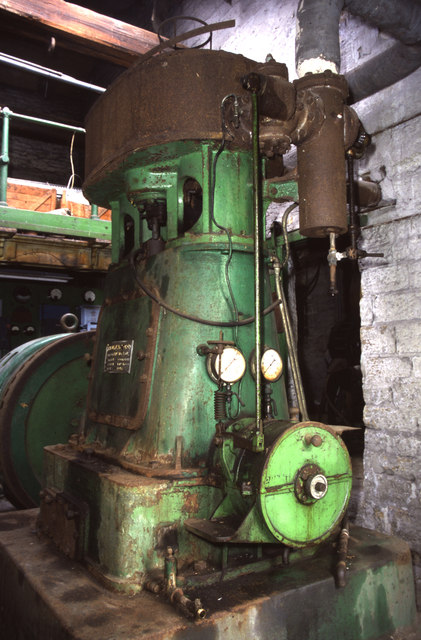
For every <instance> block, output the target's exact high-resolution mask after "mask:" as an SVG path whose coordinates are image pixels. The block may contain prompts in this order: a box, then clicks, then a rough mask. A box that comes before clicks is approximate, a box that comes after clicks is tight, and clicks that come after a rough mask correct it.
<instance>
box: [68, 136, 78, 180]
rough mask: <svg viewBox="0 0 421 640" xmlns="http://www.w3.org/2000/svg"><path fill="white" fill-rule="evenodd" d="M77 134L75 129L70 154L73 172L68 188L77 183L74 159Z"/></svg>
mask: <svg viewBox="0 0 421 640" xmlns="http://www.w3.org/2000/svg"><path fill="white" fill-rule="evenodd" d="M75 135H76V132H75V131H74V132H73V135H72V140H71V142H70V154H69V155H70V167H71V169H72V173H71V176H70V178H69V181H68V183H67V187H66V188H67V189H73V187H74V184H75V175H76V174H75V163H74V161H73V145H74V142H75Z"/></svg>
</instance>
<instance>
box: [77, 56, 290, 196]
mask: <svg viewBox="0 0 421 640" xmlns="http://www.w3.org/2000/svg"><path fill="white" fill-rule="evenodd" d="M272 65H273V63H272ZM276 65H277V71H278V73H280V75H281V74H282V75H284V77H287V76H288V72H287V70H286V67H285V65H283V64H279V63H276ZM264 66H265V65H262V64H261V63H257V62H255V61H253V60H249V59H248V58H245V57H243V56H241V55H236V54H232V53H228V52H226V51H210V50H188V49H185V50H179V51H173V52H170V53H165V54H161V55H159V56H156V57H153V58H149V59H146V60H145V61H144V60H143V58H140V59H139V61H138V62H136V63H135V64H134V65H133V66H132V67H131V68H130V69H128V70H127V71H126V72H125V73H123V74H122V75H121V76H119V77H118V78H117V80H116V81H115V82H114V83H113V84H112V85H111V87H110V88H109V89H108V90H107V91H106V92H105V93H104V94H103V95H102V96H101V97H100V98H99V99H98V100H97V102H96V103H95V104H94V105H93V107H92V108H91V110H90V111H89V113H88V115H87V118H86V123H85V124H86V131H87V133H86V182H85V186H90V185H92V184H95V183H96V182H98V181H99V180H101V179H102V178H103V177H104V176H105V175H107V174H109V173H110V172H112V171H113V170H114V169H116V168H117V167H118V166H119V165H120V164H121V163H122V161H123V160H124V159H125V158H127V157H128V156H130V155H131V154H132V153H133V152H135V151H139V150H142V149H146V148H148V147H151V146H153V145H158V144H163V143H170V142H176V141H179V140H209V139H210V140H212V139H214V140H220V139H221V135H222V134H221V102H222V100H223V98H224V97H225V96H226V95H227V94H230V93H235V94H236V95H238V96H243V97H244V98H246V97H247V98H248V92H247V91H246V90H245V89H244V88H243V86H242V78H243V76H244V75H246V74H248V73H250V72H252V71H256V70H258V69H261V68H262V67H264ZM249 144H250V135H249V132H248V131H246V130H244V131H242V132H241V134H240V135H239V136H237V137H236V146H237V147H238V146H239V147H241V146H244V147H247V146H249Z"/></svg>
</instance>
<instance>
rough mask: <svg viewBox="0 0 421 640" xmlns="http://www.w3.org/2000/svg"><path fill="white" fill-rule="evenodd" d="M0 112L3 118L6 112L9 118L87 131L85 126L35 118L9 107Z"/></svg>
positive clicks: (81, 131)
mask: <svg viewBox="0 0 421 640" xmlns="http://www.w3.org/2000/svg"><path fill="white" fill-rule="evenodd" d="M0 113H1V114H2V116H3V118H4V116H5V114H6V116H7V117H9V118H17V119H18V120H25V121H26V122H34V123H35V124H43V125H46V126H47V127H56V129H64V130H65V131H77V132H78V133H86V129H84V128H83V127H74V126H73V125H71V124H63V123H62V122H55V120H44V118H35V117H34V116H27V115H25V114H23V113H15V112H14V111H10V109H8V108H7V107H3V108H2V109H0Z"/></svg>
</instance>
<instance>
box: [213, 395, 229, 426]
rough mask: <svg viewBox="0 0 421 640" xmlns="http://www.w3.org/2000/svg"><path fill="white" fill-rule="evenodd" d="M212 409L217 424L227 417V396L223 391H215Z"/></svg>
mask: <svg viewBox="0 0 421 640" xmlns="http://www.w3.org/2000/svg"><path fill="white" fill-rule="evenodd" d="M214 409H215V420H216V421H217V422H218V421H219V420H224V419H225V418H226V417H227V394H226V393H225V391H219V390H218V391H215V398H214Z"/></svg>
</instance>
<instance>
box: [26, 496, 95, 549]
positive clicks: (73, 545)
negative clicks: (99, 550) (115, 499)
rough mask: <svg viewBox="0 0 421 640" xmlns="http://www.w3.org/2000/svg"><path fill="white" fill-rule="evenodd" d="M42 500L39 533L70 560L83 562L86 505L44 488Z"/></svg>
mask: <svg viewBox="0 0 421 640" xmlns="http://www.w3.org/2000/svg"><path fill="white" fill-rule="evenodd" d="M40 497H41V505H40V518H39V523H38V526H39V528H40V531H42V533H43V534H45V535H46V536H48V538H50V539H51V540H52V541H53V542H54V544H55V545H56V546H57V548H58V549H60V551H62V552H63V553H64V554H65V555H66V556H67V557H68V558H70V559H71V560H82V558H83V551H84V546H85V531H86V519H87V517H88V506H87V504H86V503H84V502H82V501H81V500H76V499H75V498H74V497H72V496H69V495H67V494H66V493H65V492H62V491H56V490H55V489H51V488H49V489H43V490H42V491H41V493H40Z"/></svg>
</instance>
